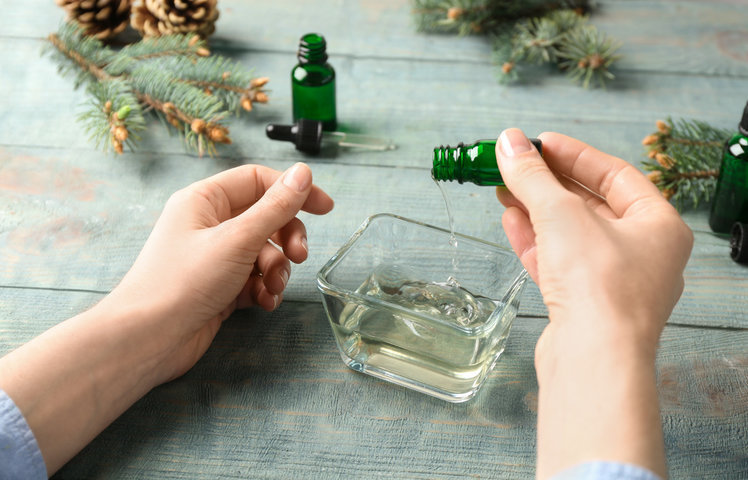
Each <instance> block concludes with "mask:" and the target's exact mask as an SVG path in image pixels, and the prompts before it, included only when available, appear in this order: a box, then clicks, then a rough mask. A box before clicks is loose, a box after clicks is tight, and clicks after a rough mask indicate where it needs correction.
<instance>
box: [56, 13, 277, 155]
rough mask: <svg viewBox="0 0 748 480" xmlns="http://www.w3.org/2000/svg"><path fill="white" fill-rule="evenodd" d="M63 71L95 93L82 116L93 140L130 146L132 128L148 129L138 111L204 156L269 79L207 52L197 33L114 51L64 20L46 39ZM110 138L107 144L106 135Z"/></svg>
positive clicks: (258, 98) (262, 96)
mask: <svg viewBox="0 0 748 480" xmlns="http://www.w3.org/2000/svg"><path fill="white" fill-rule="evenodd" d="M49 41H50V43H51V45H52V46H53V47H54V49H55V52H56V56H57V57H58V58H61V59H65V60H67V61H68V62H67V63H65V62H63V63H62V66H61V71H63V73H65V72H70V71H71V70H75V72H76V78H77V80H76V87H77V86H78V85H79V84H80V83H88V84H89V88H88V89H87V91H88V92H89V94H91V95H92V96H93V97H94V100H93V101H92V102H91V103H90V104H89V110H88V111H87V112H85V113H84V114H82V115H81V116H80V120H81V121H82V122H83V123H84V126H85V128H86V130H87V131H88V132H89V134H90V135H91V137H92V139H93V140H94V141H96V143H97V144H98V145H102V144H103V145H104V146H105V148H108V145H109V144H111V145H112V147H113V148H114V150H115V151H116V152H118V153H122V151H123V144H127V145H128V146H129V147H130V148H133V147H134V145H135V142H136V141H137V140H138V139H139V137H138V136H137V134H136V133H135V132H137V131H139V130H143V129H144V128H145V122H144V120H143V113H144V112H145V111H152V112H154V113H156V114H157V115H158V116H159V117H161V118H162V120H164V121H165V122H166V123H167V124H169V125H172V126H174V127H176V128H177V130H178V132H180V133H181V134H182V135H184V137H185V141H186V143H187V145H188V146H190V147H192V148H194V149H195V150H197V152H198V153H199V154H200V155H202V154H203V153H204V152H205V151H208V152H209V153H211V154H213V153H214V152H215V143H231V139H230V138H229V135H228V134H229V130H228V128H227V127H225V126H224V125H222V124H221V121H222V120H223V119H224V118H225V117H226V116H227V115H228V113H229V112H230V111H234V112H236V113H239V112H240V111H241V110H240V109H244V110H246V111H249V110H251V109H252V102H257V103H265V102H266V101H267V94H266V93H265V91H264V90H263V86H264V85H265V84H266V83H267V78H252V76H251V73H250V72H248V71H246V70H244V69H243V68H242V67H241V66H240V65H239V64H237V63H235V62H232V61H230V60H228V59H225V58H222V57H219V56H214V57H208V56H209V55H210V52H209V50H208V49H207V48H206V46H205V43H204V42H203V41H202V40H201V39H200V38H199V37H197V36H194V35H169V36H162V37H159V38H149V39H145V40H142V41H140V42H138V43H135V44H132V45H128V46H126V47H124V48H122V49H121V50H119V51H114V50H112V49H110V48H108V47H106V46H104V45H103V44H102V43H101V42H99V41H98V40H96V39H93V38H91V37H86V36H85V35H84V34H83V32H82V30H81V29H80V27H78V26H77V25H75V24H74V23H68V24H65V25H63V26H62V27H61V28H60V31H59V32H58V34H52V35H50V37H49ZM107 138H108V139H109V142H106V141H105V140H106V139H107Z"/></svg>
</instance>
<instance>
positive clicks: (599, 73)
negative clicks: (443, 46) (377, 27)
mask: <svg viewBox="0 0 748 480" xmlns="http://www.w3.org/2000/svg"><path fill="white" fill-rule="evenodd" d="M593 6H594V2H593V1H590V0H555V1H549V0H532V1H526V2H514V1H510V0H414V9H413V12H414V14H415V15H416V19H417V24H418V29H419V30H420V31H424V32H439V33H457V34H460V35H466V34H486V35H488V36H490V37H492V38H493V43H494V55H493V58H494V62H495V63H496V64H497V65H499V66H500V67H501V73H500V80H501V81H502V82H510V81H515V80H517V79H518V78H520V76H521V75H520V74H519V72H518V66H519V65H521V64H523V63H527V64H555V65H557V66H558V67H559V68H560V69H562V70H565V71H567V72H568V75H569V77H570V78H571V79H572V80H573V81H576V82H578V83H580V84H581V85H582V86H583V87H585V88H587V87H590V86H605V83H606V81H607V80H610V79H612V78H613V74H612V73H611V72H610V67H611V65H612V64H613V63H614V62H615V61H616V60H618V59H619V58H620V56H618V55H616V54H615V52H616V51H617V50H618V48H620V43H618V42H616V41H614V40H612V39H610V38H608V37H607V36H606V35H605V34H604V33H602V32H600V31H599V30H598V29H597V28H596V27H595V26H593V25H592V24H590V23H589V22H588V17H587V15H586V12H587V11H589V10H590V9H591V8H592V7H593Z"/></svg>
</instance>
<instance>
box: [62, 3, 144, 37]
mask: <svg viewBox="0 0 748 480" xmlns="http://www.w3.org/2000/svg"><path fill="white" fill-rule="evenodd" d="M55 2H56V3H57V5H59V6H60V7H62V8H64V9H65V11H66V12H67V13H68V19H70V20H75V21H77V22H78V23H79V24H80V26H81V27H83V30H84V31H85V32H86V35H91V36H94V37H96V38H99V39H101V40H104V39H107V38H110V37H113V36H115V35H117V34H118V33H119V32H121V31H122V30H124V29H125V27H127V24H128V23H129V21H130V6H131V4H132V0H55Z"/></svg>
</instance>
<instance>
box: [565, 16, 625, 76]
mask: <svg viewBox="0 0 748 480" xmlns="http://www.w3.org/2000/svg"><path fill="white" fill-rule="evenodd" d="M620 46H621V44H620V43H619V42H616V41H613V40H611V39H610V38H608V37H607V36H606V35H605V34H603V33H601V32H599V31H598V30H597V28H595V27H594V26H592V25H582V26H581V27H579V28H574V29H572V30H571V31H569V32H568V34H567V35H566V37H565V38H564V42H563V44H562V45H561V46H560V47H559V52H558V56H559V57H560V58H562V59H563V60H562V61H561V62H559V66H560V67H561V68H562V69H566V70H568V74H569V76H570V77H571V78H572V79H573V80H574V81H581V83H582V86H583V87H584V88H587V87H589V86H590V85H598V86H600V87H604V86H605V82H606V81H607V80H612V79H613V78H614V75H613V74H612V73H610V70H609V69H610V66H611V65H612V64H613V62H615V61H616V60H618V59H619V58H620V55H615V52H616V50H618V49H619V48H620Z"/></svg>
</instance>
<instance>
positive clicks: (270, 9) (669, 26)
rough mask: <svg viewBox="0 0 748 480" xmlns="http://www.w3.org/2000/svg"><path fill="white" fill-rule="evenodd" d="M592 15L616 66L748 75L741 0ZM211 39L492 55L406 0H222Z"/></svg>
mask: <svg viewBox="0 0 748 480" xmlns="http://www.w3.org/2000/svg"><path fill="white" fill-rule="evenodd" d="M597 3H598V4H599V8H598V9H597V10H596V12H595V13H593V15H592V17H591V21H592V23H593V24H595V25H596V26H598V28H600V29H601V30H602V31H604V32H606V33H607V34H608V35H610V36H612V37H613V38H615V39H617V40H619V41H621V42H622V43H623V47H622V48H621V50H620V52H621V53H622V54H623V58H622V60H621V61H620V62H619V63H618V69H619V70H621V71H628V70H635V71H645V72H663V71H668V72H673V73H685V74H689V73H690V74H693V73H699V74H708V75H714V74H719V75H741V76H748V57H746V55H745V52H744V49H742V47H741V46H742V45H744V44H745V41H746V33H745V28H744V27H745V25H744V19H745V5H744V4H743V3H742V2H739V1H738V2H736V1H731V0H718V1H711V2H693V1H688V0H680V1H657V2H654V1H632V0H627V1H625V2H623V1H614V0H607V1H600V2H597ZM2 7H3V22H4V25H3V27H4V28H3V31H2V32H0V35H1V36H5V37H24V38H33V37H36V38H39V37H45V36H46V35H47V34H48V33H50V32H51V31H53V30H55V29H56V28H57V27H58V25H59V22H60V21H61V20H62V18H63V17H64V15H63V13H62V11H61V9H59V8H55V7H54V6H52V5H50V4H49V3H48V2H46V1H43V0H34V1H26V2H3V4H2ZM219 10H220V11H221V12H222V13H221V16H220V18H219V20H218V22H217V26H216V33H215V34H214V35H213V37H212V40H213V42H214V44H215V45H217V46H222V47H225V48H231V49H249V50H254V51H281V52H287V53H292V52H293V51H295V49H296V47H297V42H298V39H299V37H300V36H301V35H302V34H304V33H306V32H308V31H318V32H321V33H323V34H324V35H325V36H326V37H327V39H328V42H329V44H330V48H331V49H332V51H334V53H336V54H338V55H346V56H352V57H391V58H392V57H394V58H402V59H414V58H418V59H429V60H435V61H449V62H459V63H462V64H464V65H467V66H469V65H471V64H485V63H490V62H491V59H492V54H491V43H490V41H489V40H488V39H486V38H484V37H481V36H467V37H463V38H456V37H454V36H452V35H426V34H420V33H418V32H416V29H415V20H414V17H413V14H412V4H411V2H410V1H409V0H387V1H374V0H359V1H346V2H341V1H338V0H321V1H314V2H312V1H309V0H304V1H299V0H281V1H276V2H269V3H268V2H266V3H263V4H262V5H258V4H257V3H254V2H244V1H242V0H221V2H220V4H219Z"/></svg>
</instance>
